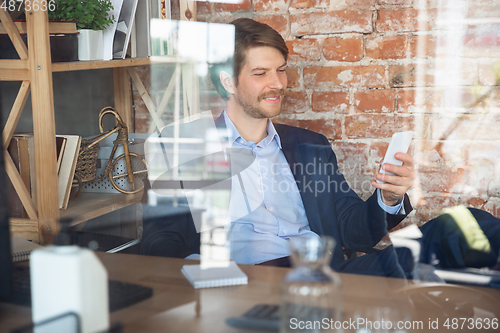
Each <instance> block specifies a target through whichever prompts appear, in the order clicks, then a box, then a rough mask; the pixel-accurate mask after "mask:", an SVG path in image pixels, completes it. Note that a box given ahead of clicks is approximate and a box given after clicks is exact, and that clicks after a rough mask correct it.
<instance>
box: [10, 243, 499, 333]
mask: <svg viewBox="0 0 500 333" xmlns="http://www.w3.org/2000/svg"><path fill="white" fill-rule="evenodd" d="M99 257H100V258H101V260H102V261H103V263H104V265H105V266H106V267H107V269H108V272H109V278H110V279H114V280H122V281H127V282H133V283H139V284H142V285H146V286H150V287H153V288H154V295H153V297H152V298H150V299H148V300H145V301H143V302H141V303H139V304H136V305H134V306H131V307H128V308H125V309H123V310H120V311H116V312H113V313H112V314H111V323H114V322H116V321H121V322H122V323H123V324H124V331H125V332H141V333H142V332H154V333H157V332H183V333H186V332H217V333H223V332H249V331H248V330H237V329H234V328H232V327H229V326H227V325H226V324H225V320H226V318H228V317H231V316H239V315H241V314H242V313H244V312H246V311H247V310H248V309H249V308H250V307H252V306H253V305H255V304H258V303H274V304H279V285H280V283H281V280H282V279H283V277H284V276H285V275H286V274H287V273H288V272H289V269H286V268H276V267H265V266H250V265H240V267H241V268H242V270H243V271H244V272H245V273H246V274H247V275H248V281H249V283H248V285H244V286H233V287H223V288H213V289H201V290H195V289H193V288H192V287H191V285H190V284H189V282H188V281H187V280H186V279H185V278H184V276H183V275H182V273H181V272H180V270H181V267H182V265H184V264H186V263H190V264H194V263H196V262H195V261H191V260H182V259H171V258H159V257H148V256H138V255H126V254H107V253H99ZM340 276H341V279H342V283H343V298H344V312H345V316H344V320H349V318H353V316H354V314H355V313H356V311H358V310H359V309H361V308H363V307H366V306H381V305H383V306H389V307H392V308H396V309H397V308H398V307H399V306H400V304H401V302H407V301H408V297H407V296H406V294H405V293H403V292H401V289H404V288H406V289H407V290H409V291H408V292H407V293H413V294H414V295H415V294H418V293H419V292H421V291H422V290H424V289H422V288H423V287H426V288H430V289H428V290H431V289H432V288H435V290H434V291H435V293H439V292H440V293H442V294H443V298H442V299H437V300H438V302H440V300H441V301H442V304H439V305H438V307H442V311H436V307H435V305H434V306H430V303H429V301H428V300H427V301H423V300H422V299H414V306H415V309H416V313H415V314H413V317H412V318H411V319H412V320H421V321H422V322H423V324H424V329H420V330H413V332H443V331H446V330H445V329H443V326H442V324H443V323H444V321H445V320H446V318H447V317H450V318H452V317H455V318H460V317H464V318H470V317H471V316H472V314H471V313H470V310H471V308H470V307H469V305H470V304H471V303H474V304H476V305H477V304H480V305H482V306H484V307H485V308H490V310H491V308H493V309H494V310H493V311H496V314H495V316H496V318H499V319H500V316H499V313H498V312H500V290H497V289H490V288H479V287H474V288H467V287H462V286H449V285H442V284H429V283H427V284H424V283H420V284H417V283H414V282H411V283H406V282H405V281H403V280H400V279H392V278H379V277H369V276H362V275H352V274H340ZM415 288H419V289H415ZM417 291H418V293H417ZM420 298H422V297H420ZM446 299H448V300H446ZM455 300H458V302H455ZM433 302H434V303H436V299H434V300H433ZM495 309H496V310H495ZM429 318H431V320H435V319H439V323H440V329H438V330H431V329H429V328H428V322H429ZM30 319H31V310H30V309H28V308H24V307H20V306H14V305H10V304H4V303H0V332H8V331H9V329H11V328H13V327H19V326H21V325H23V324H26V323H29V322H30ZM449 331H450V332H460V331H461V330H451V329H450V330H449ZM463 331H464V332H486V331H488V330H484V329H481V330H463ZM489 331H494V330H489ZM497 331H499V330H497ZM345 332H352V330H345Z"/></svg>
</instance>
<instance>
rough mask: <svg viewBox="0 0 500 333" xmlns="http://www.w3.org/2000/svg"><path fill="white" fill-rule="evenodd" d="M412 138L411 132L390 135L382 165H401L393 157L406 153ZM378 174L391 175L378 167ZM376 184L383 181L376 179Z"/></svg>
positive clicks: (400, 162)
mask: <svg viewBox="0 0 500 333" xmlns="http://www.w3.org/2000/svg"><path fill="white" fill-rule="evenodd" d="M412 138H413V131H406V132H397V133H394V134H393V135H392V138H391V142H390V143H389V148H387V152H386V153H385V157H384V160H383V161H382V165H383V164H384V163H389V164H394V165H398V166H401V165H403V161H400V160H397V159H396V158H395V157H394V155H396V153H407V152H408V149H409V148H410V143H411V139H412ZM380 173H385V174H387V175H393V174H392V173H390V172H387V171H384V170H382V166H380ZM377 183H383V181H380V180H378V179H377Z"/></svg>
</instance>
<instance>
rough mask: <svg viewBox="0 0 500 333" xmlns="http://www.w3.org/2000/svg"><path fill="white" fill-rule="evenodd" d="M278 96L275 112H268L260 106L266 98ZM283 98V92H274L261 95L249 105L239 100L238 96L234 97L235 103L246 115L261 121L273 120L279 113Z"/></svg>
mask: <svg viewBox="0 0 500 333" xmlns="http://www.w3.org/2000/svg"><path fill="white" fill-rule="evenodd" d="M272 96H279V97H280V104H279V106H277V111H269V110H266V109H264V108H263V107H261V106H260V104H259V103H260V102H261V101H262V100H263V99H264V98H266V97H272ZM284 96H285V90H284V89H280V90H274V91H270V92H267V93H265V94H261V95H259V96H258V98H257V103H255V104H250V103H247V102H246V101H245V100H243V99H241V98H240V97H239V96H238V95H235V98H236V102H237V103H238V104H239V105H240V106H241V107H242V108H243V110H244V111H245V113H247V114H248V115H249V116H251V117H252V118H256V119H262V118H273V117H276V116H277V115H279V114H280V113H281V107H282V106H283V97H284Z"/></svg>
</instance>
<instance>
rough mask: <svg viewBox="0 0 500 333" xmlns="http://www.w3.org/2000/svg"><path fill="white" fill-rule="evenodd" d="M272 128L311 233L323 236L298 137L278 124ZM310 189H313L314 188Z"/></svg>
mask: <svg viewBox="0 0 500 333" xmlns="http://www.w3.org/2000/svg"><path fill="white" fill-rule="evenodd" d="M274 126H275V128H276V131H277V132H278V135H279V136H280V140H281V147H282V150H283V154H284V155H285V158H286V160H287V162H288V165H289V166H290V170H291V171H292V174H293V177H294V178H295V182H296V183H297V187H298V189H299V192H300V197H301V198H302V203H303V204H304V209H305V211H306V216H307V220H308V221H309V226H310V227H311V230H312V231H314V232H316V233H318V234H320V235H321V234H323V228H322V226H321V217H320V215H319V211H318V203H317V201H316V196H315V194H314V191H312V190H311V188H310V186H309V187H308V186H307V184H308V183H309V182H311V181H312V180H311V178H310V177H308V175H307V173H306V172H305V166H306V164H307V159H306V158H305V156H304V155H305V154H307V152H305V151H303V150H304V149H303V148H304V145H302V144H301V142H300V141H299V137H298V136H296V135H293V134H292V133H289V131H288V128H287V127H285V126H280V125H279V124H274ZM309 185H310V184H309ZM312 188H313V189H314V186H313V187H312Z"/></svg>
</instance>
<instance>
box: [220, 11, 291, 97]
mask: <svg viewBox="0 0 500 333" xmlns="http://www.w3.org/2000/svg"><path fill="white" fill-rule="evenodd" d="M230 24H232V25H234V27H235V42H234V57H233V59H232V60H233V66H232V67H233V68H232V73H230V72H229V74H231V75H232V76H233V78H234V81H235V84H236V85H238V77H239V75H240V72H241V68H242V67H243V66H244V65H245V61H246V54H247V51H248V50H249V49H251V48H253V47H259V46H270V47H274V48H275V49H277V50H278V51H280V52H281V54H282V55H283V58H285V60H287V59H288V47H287V46H286V43H285V41H284V40H283V37H281V35H280V34H279V33H278V32H277V31H276V30H274V29H273V28H271V27H270V26H268V25H267V24H264V23H260V22H257V21H254V20H252V19H248V18H239V19H236V20H234V21H232V22H231V23H230ZM228 67H229V66H228V63H224V64H213V65H212V66H211V67H210V78H211V80H212V82H213V84H214V86H215V88H216V89H217V92H218V93H219V95H221V97H222V98H223V99H225V100H228V99H229V94H228V93H227V91H226V89H225V88H224V86H223V85H222V83H221V82H220V75H219V74H220V72H221V71H222V70H225V71H228V69H229V68H228Z"/></svg>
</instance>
